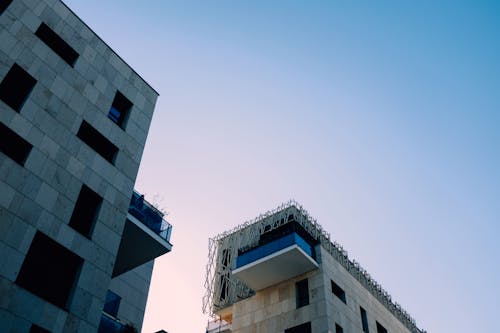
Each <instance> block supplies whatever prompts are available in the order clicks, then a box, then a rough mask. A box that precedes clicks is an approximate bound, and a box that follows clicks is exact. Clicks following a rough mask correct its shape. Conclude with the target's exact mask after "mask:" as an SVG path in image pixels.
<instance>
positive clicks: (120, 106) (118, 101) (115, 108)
mask: <svg viewBox="0 0 500 333" xmlns="http://www.w3.org/2000/svg"><path fill="white" fill-rule="evenodd" d="M131 108H132V102H131V101H129V100H128V98H127V97H125V96H124V95H123V94H122V93H121V92H119V91H117V92H116V95H115V98H114V100H113V104H111V109H110V110H109V113H108V118H109V119H111V120H112V121H113V122H114V123H116V124H117V125H118V126H120V127H121V128H124V127H125V122H126V120H127V118H128V114H129V112H130V109H131Z"/></svg>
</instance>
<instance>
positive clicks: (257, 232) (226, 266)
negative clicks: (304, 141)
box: [203, 200, 426, 333]
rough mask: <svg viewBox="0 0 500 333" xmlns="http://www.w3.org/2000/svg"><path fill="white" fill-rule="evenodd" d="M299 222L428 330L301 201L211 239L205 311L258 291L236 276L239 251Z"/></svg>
mask: <svg viewBox="0 0 500 333" xmlns="http://www.w3.org/2000/svg"><path fill="white" fill-rule="evenodd" d="M292 220H293V221H296V222H298V223H299V224H300V225H301V226H302V227H303V228H304V229H305V230H306V231H307V232H308V233H309V234H310V235H311V236H312V237H313V238H314V239H315V240H317V241H318V242H319V243H320V244H321V246H322V247H323V248H324V249H325V250H326V251H327V252H328V253H330V254H331V255H332V256H333V258H334V259H335V260H337V261H338V262H339V263H340V264H341V265H342V266H343V267H344V268H345V269H346V270H347V271H348V272H349V273H350V274H351V275H352V276H353V277H354V278H355V279H356V280H357V281H358V282H360V283H361V285H363V287H365V288H366V289H367V290H368V291H369V292H370V293H371V294H372V295H373V296H374V297H375V298H376V299H377V300H378V301H379V302H380V303H381V304H382V305H384V306H385V307H386V308H387V309H388V310H389V311H390V312H391V313H392V314H393V315H394V316H395V317H396V318H398V320H399V321H401V323H402V324H403V325H405V327H407V328H408V329H409V330H410V332H412V333H426V331H424V330H421V329H419V328H418V327H417V325H416V323H415V320H414V319H413V318H412V317H411V316H410V315H409V313H408V312H406V311H405V310H404V309H403V308H402V307H401V306H400V305H399V304H398V303H396V302H393V301H392V298H391V296H390V295H389V293H388V292H387V291H385V290H384V289H383V288H382V286H381V285H380V284H379V283H378V282H376V281H375V280H374V279H373V278H372V277H371V276H370V274H369V273H368V272H367V271H366V270H365V269H364V268H362V267H361V266H360V265H359V263H357V262H356V261H354V260H350V259H349V257H348V254H347V251H345V250H344V249H343V248H342V246H341V245H340V244H338V243H337V242H335V241H331V240H330V234H329V233H328V232H326V231H325V230H324V229H323V228H322V227H321V225H319V224H318V223H317V221H316V219H314V218H313V217H311V216H310V215H309V213H308V212H307V210H305V209H304V208H303V207H302V206H301V205H300V204H299V203H297V202H296V201H294V200H290V201H288V202H286V203H283V204H282V205H280V206H278V207H277V208H276V209H274V210H271V211H267V212H265V213H263V214H261V215H259V216H258V217H256V218H255V219H253V220H250V221H247V222H245V223H243V224H240V225H238V226H236V227H235V228H233V229H231V230H229V231H225V232H223V233H221V234H219V235H217V236H215V237H213V238H210V239H209V242H208V262H207V266H206V272H205V295H204V297H203V312H204V313H206V314H209V315H211V316H213V317H215V316H217V313H218V312H219V311H220V310H222V309H224V308H227V307H229V306H231V305H232V304H234V303H235V302H238V301H240V300H242V299H245V298H248V297H251V296H252V295H254V294H255V292H254V291H253V290H252V289H250V288H249V287H248V286H246V285H245V284H244V283H243V282H241V281H240V280H238V279H237V278H236V277H233V276H232V274H231V272H232V270H233V269H234V268H235V266H236V258H237V256H238V251H245V250H247V249H250V248H253V247H255V246H257V245H258V243H259V239H260V236H261V235H262V234H263V233H265V232H269V231H272V230H274V229H276V228H279V227H280V226H282V225H284V224H286V223H289V221H292Z"/></svg>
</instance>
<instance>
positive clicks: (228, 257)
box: [222, 249, 231, 267]
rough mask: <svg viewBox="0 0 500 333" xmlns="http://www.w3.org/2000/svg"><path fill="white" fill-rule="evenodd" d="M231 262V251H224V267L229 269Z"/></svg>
mask: <svg viewBox="0 0 500 333" xmlns="http://www.w3.org/2000/svg"><path fill="white" fill-rule="evenodd" d="M230 261H231V249H224V250H222V266H224V267H228V265H229V262H230Z"/></svg>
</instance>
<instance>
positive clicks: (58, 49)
mask: <svg viewBox="0 0 500 333" xmlns="http://www.w3.org/2000/svg"><path fill="white" fill-rule="evenodd" d="M35 35H36V36H37V37H38V38H40V40H41V41H42V42H44V43H45V44H46V45H47V46H48V47H50V48H51V49H52V51H54V52H55V53H56V54H57V55H58V56H60V57H61V58H62V59H63V60H64V61H66V62H67V63H68V65H70V66H72V67H73V66H74V65H75V62H76V60H77V59H78V56H79V55H78V53H77V52H76V51H75V50H74V49H73V48H72V47H71V46H70V45H69V44H68V43H66V42H65V41H64V39H62V38H61V37H60V36H59V35H58V34H56V33H55V32H54V30H52V29H51V28H49V26H48V25H46V24H45V23H42V24H40V26H39V27H38V29H37V30H36V32H35Z"/></svg>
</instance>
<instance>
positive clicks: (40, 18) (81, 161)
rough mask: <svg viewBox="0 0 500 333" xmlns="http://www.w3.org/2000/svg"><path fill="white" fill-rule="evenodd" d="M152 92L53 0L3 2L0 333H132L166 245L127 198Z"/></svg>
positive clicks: (150, 214) (141, 208)
mask: <svg viewBox="0 0 500 333" xmlns="http://www.w3.org/2000/svg"><path fill="white" fill-rule="evenodd" d="M157 97H158V94H157V92H156V91H155V90H154V89H153V88H151V87H150V86H149V85H148V84H147V83H146V82H145V81H144V80H143V79H142V78H141V77H140V76H139V75H138V74H137V73H136V72H134V70H133V69H132V68H130V67H129V66H128V65H127V64H126V63H125V62H124V61H123V60H122V59H121V58H120V57H119V56H118V55H117V54H116V53H115V52H114V51H113V50H111V49H110V48H109V47H108V46H107V45H106V44H105V43H104V42H103V41H102V40H101V39H100V38H99V37H98V36H97V35H96V34H95V33H94V32H93V31H92V30H91V29H90V28H89V27H88V26H87V25H85V23H84V22H82V21H81V20H80V19H79V18H78V17H77V16H76V15H75V14H74V13H73V12H72V11H71V10H70V9H69V8H68V7H66V5H64V4H63V3H62V2H61V1H59V0H4V1H0V332H1V333H4V332H13V333H14V332H16V333H24V332H53V333H58V332H97V331H98V330H99V331H101V332H112V331H113V330H115V331H117V330H119V329H120V328H121V327H122V326H124V325H125V324H130V325H131V326H133V327H135V328H136V329H137V330H140V328H141V326H142V319H143V315H144V308H145V304H146V300H147V294H148V289H149V282H150V278H151V272H152V267H153V261H152V260H153V259H154V258H156V257H158V256H160V255H162V254H164V253H166V252H168V251H170V250H171V244H170V243H169V239H170V231H171V226H170V225H169V224H168V223H167V222H166V221H165V220H164V219H163V214H162V213H161V212H159V211H158V210H156V209H155V208H154V207H152V206H151V205H150V204H148V203H147V202H146V201H144V198H143V197H142V196H141V195H139V194H138V193H136V192H134V191H133V188H134V183H135V180H136V176H137V172H138V168H139V163H140V161H141V156H142V152H143V148H144V145H145V142H146V138H147V134H148V130H149V126H150V123H151V118H152V115H153V111H154V105H155V103H156V99H157Z"/></svg>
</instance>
